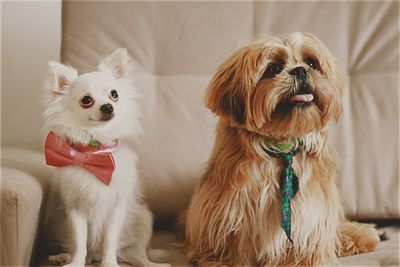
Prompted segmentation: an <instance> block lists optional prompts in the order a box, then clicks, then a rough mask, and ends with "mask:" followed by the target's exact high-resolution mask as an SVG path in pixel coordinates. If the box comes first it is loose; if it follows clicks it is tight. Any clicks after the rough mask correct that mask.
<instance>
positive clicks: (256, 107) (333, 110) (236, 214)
mask: <svg viewBox="0 0 400 267" xmlns="http://www.w3.org/2000/svg"><path fill="white" fill-rule="evenodd" d="M343 85H344V83H343V77H342V73H341V72H340V71H339V69H338V67H337V65H336V63H335V60H334V58H333V57H332V55H331V54H330V52H329V51H328V49H327V48H326V47H325V45H323V44H322V43H321V42H320V41H319V40H318V39H317V38H316V37H315V36H313V35H311V34H308V33H294V34H291V35H289V37H288V38H286V39H284V40H280V39H278V38H271V39H268V40H266V41H264V42H261V43H256V44H251V45H249V46H246V47H243V48H242V49H239V50H238V51H237V52H236V53H234V54H233V55H232V56H231V57H230V58H228V59H227V60H226V61H225V62H224V63H223V64H222V65H221V66H220V67H219V69H218V71H217V73H216V74H215V75H214V77H213V79H212V80H211V82H210V84H209V87H208V91H207V95H206V105H207V107H208V108H209V109H210V110H211V111H212V112H214V113H215V114H216V115H218V116H220V120H219V123H218V127H217V135H216V141H215V146H214V150H213V153H212V155H211V158H210V160H209V162H208V167H207V170H206V172H205V174H204V176H203V177H202V179H201V181H200V183H199V184H198V187H197V189H196V191H195V193H194V196H193V198H192V200H191V203H190V206H189V209H188V211H187V218H186V237H187V239H188V240H189V242H190V249H191V250H190V253H189V257H190V258H191V259H192V260H194V261H198V262H199V263H200V265H201V266H220V265H236V266H276V265H287V266H299V265H314V266H315V265H329V264H335V263H336V256H337V255H338V256H344V255H351V254H355V253H362V252H367V251H371V250H374V249H375V247H376V246H377V244H378V243H379V236H378V233H377V231H376V229H375V228H374V227H373V226H372V225H366V224H359V223H355V222H349V221H346V219H345V217H344V212H343V207H342V203H341V201H340V196H339V193H338V189H337V186H336V182H337V175H336V168H337V164H336V162H337V159H336V155H335V153H334V152H333V151H332V150H331V149H330V148H329V146H328V144H327V127H328V125H329V124H330V123H332V122H336V121H337V120H338V118H339V117H340V114H341V111H342V107H341V96H342V90H343ZM292 161H293V162H292Z"/></svg>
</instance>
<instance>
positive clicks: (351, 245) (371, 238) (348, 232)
mask: <svg viewBox="0 0 400 267" xmlns="http://www.w3.org/2000/svg"><path fill="white" fill-rule="evenodd" d="M340 235H341V236H340V247H339V249H338V256H339V257H344V256H350V255H354V254H360V253H366V252H371V251H374V250H375V248H376V247H377V246H378V244H379V241H380V238H379V234H378V231H377V230H376V229H375V226H374V225H372V224H362V223H356V222H345V223H343V224H342V225H341V226H340Z"/></svg>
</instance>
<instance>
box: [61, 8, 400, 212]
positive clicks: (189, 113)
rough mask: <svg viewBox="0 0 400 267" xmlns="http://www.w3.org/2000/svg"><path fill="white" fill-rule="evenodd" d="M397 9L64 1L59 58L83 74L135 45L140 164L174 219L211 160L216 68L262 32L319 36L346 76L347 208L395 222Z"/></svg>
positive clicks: (342, 131) (154, 195) (342, 137)
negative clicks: (209, 95) (207, 100)
mask: <svg viewBox="0 0 400 267" xmlns="http://www.w3.org/2000/svg"><path fill="white" fill-rule="evenodd" d="M398 5H399V3H398V2H396V1H382V2H379V1H369V2H363V1H353V2H348V1H347V2H343V1H339V2H319V1H316V2H315V1H311V2H304V1H301V2H259V1H248V2H229V3H226V2H224V3H223V2H185V3H182V2H84V1H78V2H77V1H67V2H64V4H63V44H62V58H63V60H64V61H66V62H68V63H70V64H71V65H72V66H75V67H77V68H78V69H79V70H80V71H87V70H90V69H92V68H93V67H94V66H95V65H96V63H97V61H98V60H99V58H100V57H101V56H103V55H105V54H107V53H109V52H111V51H112V50H113V49H115V48H117V47H127V48H128V51H129V53H130V54H131V55H132V56H133V58H134V59H135V60H136V62H137V65H138V70H140V72H141V74H140V75H138V78H137V79H138V85H139V86H140V87H141V88H142V89H143V90H144V91H145V92H144V94H145V98H144V115H145V116H144V119H143V121H144V124H143V125H144V132H145V136H144V137H143V139H142V140H141V142H139V144H140V145H139V146H138V148H137V149H138V151H139V156H140V163H139V165H140V166H139V167H140V170H141V173H142V175H143V180H144V181H145V183H146V192H147V196H148V199H149V202H150V204H151V207H152V209H153V211H155V212H156V213H157V214H158V215H171V214H174V213H176V212H178V211H179V210H181V209H182V208H184V207H185V206H186V205H187V202H188V200H189V198H190V195H191V192H192V190H193V188H194V185H195V183H196V180H197V179H198V178H199V177H200V175H201V172H202V170H203V169H204V164H205V163H206V161H207V159H208V156H209V155H210V151H211V148H212V145H213V140H214V126H215V120H216V119H215V118H214V117H213V116H212V115H211V114H210V112H209V111H208V110H206V109H205V108H204V107H203V105H202V97H203V95H204V90H205V88H206V85H207V82H208V81H209V79H210V77H211V75H212V73H213V71H214V70H215V69H216V67H217V66H218V65H219V64H220V63H221V62H222V61H223V60H224V59H225V58H226V57H227V56H228V55H229V54H231V53H232V52H233V51H234V50H235V49H237V48H238V47H240V46H242V45H244V44H246V43H248V42H251V41H253V40H255V39H257V38H262V37H265V36H267V35H268V34H273V35H280V36H285V35H286V34H287V33H290V32H294V31H309V32H312V33H314V34H315V35H317V36H319V37H320V39H321V40H322V41H323V42H325V43H326V44H327V46H328V47H329V48H330V50H331V51H332V53H333V54H334V55H336V56H337V57H338V58H339V62H340V64H341V65H342V66H343V68H344V70H345V71H346V72H347V73H348V74H349V83H348V85H347V88H346V93H345V96H344V99H343V102H344V115H343V117H342V119H341V121H340V123H339V124H338V125H337V126H335V127H334V128H333V129H332V131H331V133H332V135H331V139H330V141H331V144H332V145H333V146H334V147H335V148H336V150H337V151H338V152H339V154H340V156H341V157H342V159H343V167H342V168H341V170H340V184H341V187H342V188H343V191H342V192H343V196H344V203H345V209H346V213H347V215H349V216H351V217H363V218H367V217H369V218H372V217H381V218H382V217H388V218H389V217H390V218H394V217H399V212H400V209H399V202H398V195H399V186H398V178H399V172H398V161H399V158H398V154H399V153H398V128H399V125H398V119H397V116H398V98H399V95H398V87H399V81H398V71H399V66H398V61H399V53H398V46H399V25H398V21H397V18H398V15H399V14H398V12H399V11H398V10H399V8H398V7H399V6H398ZM299 10H301V12H299Z"/></svg>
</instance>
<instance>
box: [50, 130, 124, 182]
mask: <svg viewBox="0 0 400 267" xmlns="http://www.w3.org/2000/svg"><path fill="white" fill-rule="evenodd" d="M116 146H117V142H116V141H115V142H114V145H113V146H103V145H100V146H99V148H96V147H92V146H80V147H79V148H77V149H75V148H73V147H72V146H71V145H70V144H68V143H67V142H65V141H64V140H62V139H60V138H57V136H56V135H55V134H54V133H53V132H50V133H49V134H48V135H47V138H46V142H45V147H44V154H45V157H46V163H47V165H50V166H55V167H65V166H71V165H72V166H79V167H82V168H85V169H86V170H88V171H89V172H91V173H93V174H94V175H96V176H97V178H99V179H100V181H102V182H103V183H104V184H106V185H109V184H110V182H111V177H112V174H113V172H114V169H115V162H114V158H113V155H112V152H110V151H106V150H110V149H112V148H115V147H116Z"/></svg>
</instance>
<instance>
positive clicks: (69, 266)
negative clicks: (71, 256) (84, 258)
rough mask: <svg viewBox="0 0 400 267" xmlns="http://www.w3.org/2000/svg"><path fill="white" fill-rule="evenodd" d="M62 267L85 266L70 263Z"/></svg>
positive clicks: (83, 265) (83, 266)
mask: <svg viewBox="0 0 400 267" xmlns="http://www.w3.org/2000/svg"><path fill="white" fill-rule="evenodd" d="M63 267H85V264H84V263H83V264H82V263H75V262H71V263H69V264H67V265H63Z"/></svg>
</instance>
